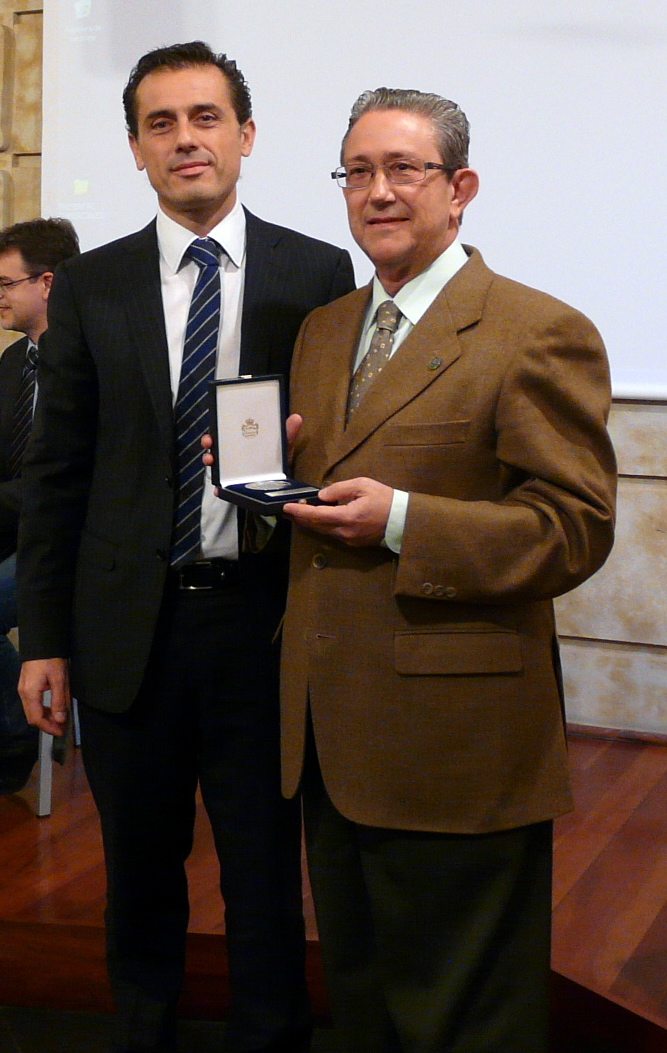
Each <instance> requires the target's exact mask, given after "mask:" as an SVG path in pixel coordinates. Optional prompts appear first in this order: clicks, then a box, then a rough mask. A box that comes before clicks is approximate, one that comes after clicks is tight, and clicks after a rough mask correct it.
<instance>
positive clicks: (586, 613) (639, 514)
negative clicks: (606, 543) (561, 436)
mask: <svg viewBox="0 0 667 1053" xmlns="http://www.w3.org/2000/svg"><path fill="white" fill-rule="evenodd" d="M618 494H619V500H618V520H617V527H616V543H615V545H614V549H613V551H612V553H611V556H610V557H609V559H608V560H607V562H606V564H605V565H604V567H602V569H601V570H599V571H598V573H597V574H596V575H595V576H594V577H593V578H591V579H590V580H589V581H587V582H584V584H583V585H581V586H580V587H579V588H578V589H575V590H574V591H573V592H570V593H568V594H567V595H566V596H561V597H559V598H558V599H557V600H556V617H557V623H558V631H559V633H561V634H562V635H564V636H581V637H586V638H593V639H595V638H597V639H603V640H618V641H624V642H631V643H640V644H656V645H664V646H667V481H662V480H657V479H638V478H626V479H621V480H620V481H619V491H618Z"/></svg>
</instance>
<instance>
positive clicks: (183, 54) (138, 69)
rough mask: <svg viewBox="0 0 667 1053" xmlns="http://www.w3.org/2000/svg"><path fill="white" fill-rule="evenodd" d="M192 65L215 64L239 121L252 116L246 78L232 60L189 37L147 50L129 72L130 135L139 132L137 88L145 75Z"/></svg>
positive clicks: (125, 100) (126, 93)
mask: <svg viewBox="0 0 667 1053" xmlns="http://www.w3.org/2000/svg"><path fill="white" fill-rule="evenodd" d="M192 66H217V68H218V69H219V70H220V72H221V73H222V74H223V75H224V76H225V77H226V78H227V83H228V84H229V93H230V95H231V98H232V106H233V107H234V113H235V114H236V119H237V121H238V122H239V124H245V122H246V121H249V120H250V118H251V117H252V103H251V101H250V89H249V87H248V85H247V84H246V80H245V77H244V76H243V74H242V73H241V70H240V69H239V68H238V66H237V65H236V63H235V62H234V60H233V59H229V58H227V56H226V55H222V54H220V55H216V53H215V51H213V50H212V49H211V48H210V47H209V46H208V44H205V43H204V42H203V41H202V40H192V41H190V43H188V44H170V45H169V47H164V48H154V50H153V51H148V52H147V53H146V54H145V55H142V57H141V58H140V59H139V61H138V62H137V64H136V66H135V67H134V69H133V70H132V72H131V73H130V78H129V80H128V82H127V84H126V85H125V90H124V92H123V107H124V109H125V124H126V127H127V130H128V132H129V133H130V135H134V136H135V138H136V136H137V135H138V132H139V125H138V122H137V88H138V87H139V85H140V84H141V82H142V80H143V79H144V77H146V76H148V74H149V73H154V72H155V71H156V70H161V69H173V70H176V69H188V68H189V67H192Z"/></svg>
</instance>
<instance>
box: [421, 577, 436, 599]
mask: <svg viewBox="0 0 667 1053" xmlns="http://www.w3.org/2000/svg"><path fill="white" fill-rule="evenodd" d="M422 592H423V593H424V595H425V596H430V595H431V593H432V592H433V586H432V585H431V582H430V581H425V582H424V584H423V585H422Z"/></svg>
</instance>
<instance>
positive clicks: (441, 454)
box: [283, 249, 615, 833]
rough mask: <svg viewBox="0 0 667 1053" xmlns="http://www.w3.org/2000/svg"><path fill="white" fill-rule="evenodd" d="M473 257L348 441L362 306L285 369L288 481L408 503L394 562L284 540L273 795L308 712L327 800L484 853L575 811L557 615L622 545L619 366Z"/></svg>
mask: <svg viewBox="0 0 667 1053" xmlns="http://www.w3.org/2000/svg"><path fill="white" fill-rule="evenodd" d="M468 251H469V252H471V253H472V255H471V259H470V260H469V262H468V263H467V264H466V266H465V267H464V268H463V269H462V270H461V271H459V273H458V274H457V275H456V276H455V277H454V278H453V279H452V281H451V282H450V283H449V284H448V285H447V286H446V287H445V289H444V290H443V292H442V293H441V294H440V295H439V296H438V298H437V299H436V301H435V302H434V304H433V305H432V306H431V308H430V309H429V310H428V312H427V313H426V314H425V315H424V317H423V318H422V320H421V321H420V322H419V324H418V325H417V326H416V327H415V328H414V330H413V331H412V333H411V334H410V336H409V337H408V338H407V339H406V341H405V342H404V343H403V345H402V346H401V348H400V350H399V351H398V353H397V354H396V355H395V356H394V357H393V358H392V359H391V361H390V362H389V363H388V365H387V366H386V367H385V369H384V370H383V372H382V374H381V376H380V377H379V378H378V379H377V380H376V382H375V383H374V385H373V387H372V388H371V390H370V392H369V393H368V395H367V396H366V398H365V400H364V402H363V403H362V404H361V406H360V407H359V409H358V410H357V412H356V413H355V415H354V418H353V419H352V421H351V423H350V426H349V427H348V428H346V427H345V423H344V420H345V404H346V398H347V390H348V384H349V379H350V371H351V363H352V360H353V357H354V354H355V350H356V346H357V342H358V337H359V332H360V326H361V323H362V319H363V316H364V312H365V310H366V306H367V303H368V298H369V289H368V288H366V289H360V290H358V291H356V292H354V293H351V294H350V295H348V296H346V297H344V298H342V299H340V300H338V301H336V302H335V303H332V304H329V305H328V306H326V307H322V308H319V309H317V310H316V311H314V312H313V313H312V314H311V315H310V316H309V317H308V318H307V319H306V321H305V322H304V324H303V326H302V329H301V332H300V335H299V339H298V341H297V345H296V350H295V358H294V367H293V374H292V378H293V379H292V409H293V410H294V411H296V412H298V413H301V414H302V415H303V417H304V425H303V429H302V432H301V435H300V437H299V441H298V445H297V452H296V458H295V465H294V470H295V473H296V477H297V478H299V479H303V480H304V481H307V482H311V483H317V484H320V483H321V484H324V483H326V482H333V481H335V480H340V479H349V478H355V477H358V476H369V477H371V478H375V479H378V480H380V481H381V482H384V483H387V484H388V485H389V486H392V487H397V488H400V489H402V490H407V491H409V492H410V495H411V496H410V502H409V508H408V515H407V521H406V527H405V535H404V540H403V545H402V549H401V554H400V556H396V555H394V554H393V553H392V552H390V551H388V550H387V549H385V548H381V547H376V548H350V547H348V546H347V545H344V544H342V543H338V542H336V541H330V540H328V539H325V538H324V537H322V536H321V535H316V534H314V533H311V532H308V531H304V530H300V529H296V528H295V530H294V538H293V549H292V572H291V587H290V594H289V601H288V609H287V615H286V620H285V629H284V642H283V771H284V777H283V778H284V782H283V788H284V792H285V793H286V794H287V795H288V796H290V795H292V794H294V793H295V792H296V789H297V787H298V785H299V780H300V776H301V769H302V761H303V750H304V733H305V727H306V711H307V704H308V699H309V698H310V705H311V709H312V718H313V726H314V730H315V737H316V742H317V749H318V753H319V758H320V763H321V767H322V773H323V776H324V780H325V784H326V786H327V789H328V791H329V794H330V796H331V798H332V800H333V802H334V804H335V805H336V806H337V808H338V809H339V810H340V811H341V812H342V813H343V814H344V815H346V816H347V817H348V818H350V819H352V820H355V821H356V822H359V823H362V824H367V825H376V826H382V827H390V828H398V829H410V830H425V831H444V832H454V833H478V832H484V831H490V830H499V829H505V828H509V827H514V826H518V825H523V824H526V823H532V822H536V821H539V820H543V819H548V818H551V817H553V816H555V815H557V814H559V813H561V812H563V811H566V810H567V809H568V808H569V807H570V806H571V800H570V790H569V780H568V772H567V762H566V748H565V739H564V733H563V713H562V693H561V690H560V673H559V665H558V650H557V645H556V640H555V629H554V617H553V607H552V602H551V600H552V597H554V596H556V595H558V594H559V593H563V592H566V591H567V590H568V589H571V588H573V587H574V586H575V585H578V584H579V583H580V582H582V581H584V579H585V578H587V577H588V576H589V575H591V574H592V573H593V572H594V571H595V570H596V569H597V568H598V567H599V566H600V565H601V564H602V563H603V562H604V560H605V558H606V556H607V555H608V553H609V550H610V548H611V545H612V540H613V520H614V495H615V462H614V455H613V450H612V447H611V445H610V441H609V438H608V435H607V431H606V427H605V421H606V416H607V412H608V407H609V397H610V393H609V375H608V367H607V361H606V356H605V351H604V347H603V344H602V341H601V339H600V336H599V334H598V333H597V331H596V330H595V328H594V326H593V325H592V324H591V323H590V322H589V321H588V319H586V318H585V317H583V316H582V315H581V314H579V313H578V312H576V311H574V310H573V309H572V308H570V307H568V306H566V305H565V304H563V303H561V302H559V301H557V300H555V299H553V298H552V297H549V296H547V295H545V294H544V293H540V292H536V291H535V290H533V289H529V288H526V287H525V286H522V285H519V284H517V283H516V282H512V281H509V280H508V279H506V278H502V277H499V276H498V275H496V274H494V273H493V272H491V271H490V270H489V269H488V268H487V267H486V265H485V264H484V262H483V260H482V258H481V256H480V255H479V253H478V252H477V251H476V250H470V249H469V250H468Z"/></svg>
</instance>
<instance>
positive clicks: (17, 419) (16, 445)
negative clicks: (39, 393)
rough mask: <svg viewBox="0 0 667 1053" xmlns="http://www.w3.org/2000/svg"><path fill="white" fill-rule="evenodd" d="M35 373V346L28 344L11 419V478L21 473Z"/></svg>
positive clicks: (30, 414) (33, 397)
mask: <svg viewBox="0 0 667 1053" xmlns="http://www.w3.org/2000/svg"><path fill="white" fill-rule="evenodd" d="M36 375H37V348H36V347H35V345H34V344H28V350H27V351H26V355H25V363H24V365H23V373H22V374H21V386H20V388H19V397H18V398H17V400H16V403H15V405H14V419H13V421H12V445H11V451H10V460H9V473H10V475H11V477H12V479H16V478H18V476H19V475H20V474H21V465H22V463H23V454H24V453H25V448H26V446H27V443H28V436H29V435H30V429H31V427H32V412H33V403H34V401H35V378H36Z"/></svg>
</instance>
